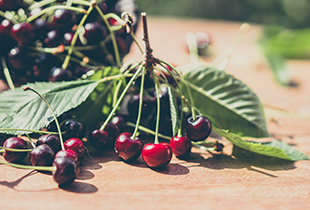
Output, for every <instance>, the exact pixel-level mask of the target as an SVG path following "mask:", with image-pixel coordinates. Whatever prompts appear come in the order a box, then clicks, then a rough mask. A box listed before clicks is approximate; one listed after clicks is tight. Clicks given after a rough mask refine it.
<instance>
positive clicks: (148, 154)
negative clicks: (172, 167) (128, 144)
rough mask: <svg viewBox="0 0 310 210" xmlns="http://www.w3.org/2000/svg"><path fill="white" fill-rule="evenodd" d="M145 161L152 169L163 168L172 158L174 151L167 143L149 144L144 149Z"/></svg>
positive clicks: (143, 156)
mask: <svg viewBox="0 0 310 210" xmlns="http://www.w3.org/2000/svg"><path fill="white" fill-rule="evenodd" d="M142 158H143V161H144V162H145V163H146V165H148V166H149V167H150V168H163V167H165V166H166V165H168V164H169V163H170V161H171V158H172V150H171V147H170V145H169V144H167V143H158V144H147V145H145V146H144V147H143V149H142Z"/></svg>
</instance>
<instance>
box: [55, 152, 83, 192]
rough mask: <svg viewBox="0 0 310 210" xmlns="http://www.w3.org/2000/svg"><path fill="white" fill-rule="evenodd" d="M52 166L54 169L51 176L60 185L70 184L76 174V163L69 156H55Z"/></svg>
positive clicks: (77, 170) (77, 171)
mask: <svg viewBox="0 0 310 210" xmlns="http://www.w3.org/2000/svg"><path fill="white" fill-rule="evenodd" d="M53 166H55V167H56V170H55V171H54V172H53V178H54V180H55V182H57V183H58V185H59V186H60V187H65V186H68V185H70V184H71V183H72V182H73V181H74V180H75V179H76V177H77V176H78V173H79V169H78V164H77V163H76V162H75V161H73V160H72V159H70V158H66V157H59V158H55V160H54V162H53Z"/></svg>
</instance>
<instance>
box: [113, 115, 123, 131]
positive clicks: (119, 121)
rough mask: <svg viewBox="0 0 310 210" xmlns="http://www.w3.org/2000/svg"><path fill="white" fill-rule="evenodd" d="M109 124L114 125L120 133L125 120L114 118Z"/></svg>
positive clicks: (120, 117)
mask: <svg viewBox="0 0 310 210" xmlns="http://www.w3.org/2000/svg"><path fill="white" fill-rule="evenodd" d="M111 123H112V124H114V125H116V126H117V127H118V128H119V129H120V131H123V130H124V128H125V126H126V123H125V120H124V118H123V117H122V116H114V117H113V118H112V120H111Z"/></svg>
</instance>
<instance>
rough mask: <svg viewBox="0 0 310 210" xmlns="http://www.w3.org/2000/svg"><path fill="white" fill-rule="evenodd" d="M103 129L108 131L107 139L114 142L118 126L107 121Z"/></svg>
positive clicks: (118, 130)
mask: <svg viewBox="0 0 310 210" xmlns="http://www.w3.org/2000/svg"><path fill="white" fill-rule="evenodd" d="M104 130H105V131H106V132H107V133H108V136H109V141H110V142H113V144H114V142H115V139H116V138H117V137H118V135H120V133H121V131H120V129H119V127H118V126H117V125H115V124H112V123H108V124H107V125H106V126H105V128H104Z"/></svg>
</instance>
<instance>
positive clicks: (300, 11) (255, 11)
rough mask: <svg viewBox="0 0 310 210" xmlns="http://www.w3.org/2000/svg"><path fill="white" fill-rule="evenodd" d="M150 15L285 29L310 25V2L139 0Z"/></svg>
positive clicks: (295, 0) (282, 0) (141, 6)
mask: <svg viewBox="0 0 310 210" xmlns="http://www.w3.org/2000/svg"><path fill="white" fill-rule="evenodd" d="M136 2H137V3H138V5H139V7H140V9H141V11H144V12H147V13H148V14H149V15H163V16H178V17H194V18H207V19H217V20H231V21H241V22H249V23H258V24H268V25H274V24H276V25H279V26H283V27H286V28H292V29H293V28H294V29H295V28H304V27H309V26H310V21H309V18H310V0H192V1H189V0H169V1H167V0H136Z"/></svg>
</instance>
